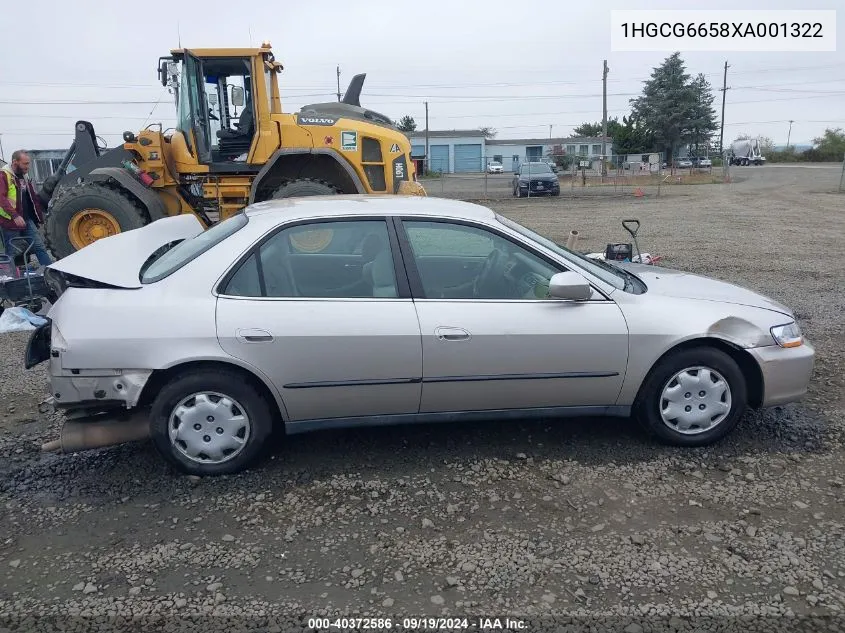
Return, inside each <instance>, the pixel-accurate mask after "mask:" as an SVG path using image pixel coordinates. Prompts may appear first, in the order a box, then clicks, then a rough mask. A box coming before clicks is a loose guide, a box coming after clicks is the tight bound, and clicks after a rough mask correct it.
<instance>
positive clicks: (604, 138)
mask: <svg viewBox="0 0 845 633" xmlns="http://www.w3.org/2000/svg"><path fill="white" fill-rule="evenodd" d="M607 71H608V67H607V60H604V66H603V70H602V74H601V81H602V117H601V159H602V170H604V160H605V159H606V158H607V144H606V141H607Z"/></svg>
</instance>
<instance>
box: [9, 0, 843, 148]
mask: <svg viewBox="0 0 845 633" xmlns="http://www.w3.org/2000/svg"><path fill="white" fill-rule="evenodd" d="M14 4H15V8H14V10H13V14H14V15H15V19H13V20H6V19H0V41H2V42H3V43H4V46H3V49H4V55H3V61H2V73H0V87H2V96H0V134H2V137H0V141H2V144H3V148H4V150H5V156H6V158H7V160H8V158H9V155H10V154H11V152H12V150H14V149H16V148H19V147H26V148H66V147H67V146H68V145H69V144H70V142H71V141H72V138H73V123H74V122H75V121H76V120H77V119H87V120H90V121H91V122H93V124H94V127H95V129H96V131H97V133H98V134H100V135H101V136H103V137H104V138H105V139H106V141H107V142H108V143H109V145H115V144H117V143H119V142H120V140H121V138H120V134H121V133H122V131H123V130H138V129H140V128H141V127H142V126H143V125H144V124H145V123H149V122H159V121H160V122H162V123H163V124H164V125H165V127H167V126H169V125H173V123H174V117H173V114H174V106H173V100H172V96H171V95H169V94H167V93H166V91H165V90H164V89H163V88H162V87H161V85H160V84H159V83H158V82H157V77H156V65H157V60H158V57H159V56H161V55H166V54H168V52H169V50H170V49H171V48H176V47H177V46H178V43H179V36H180V34H181V42H182V45H183V46H185V47H218V46H248V45H250V43H252V44H253V45H258V44H260V42H261V41H262V40H264V39H269V40H270V41H271V42H272V44H273V48H274V52H275V54H276V58H277V59H278V60H280V61H282V63H283V64H284V65H285V70H284V71H283V73H282V74H281V76H280V82H281V91H282V103H283V105H284V108H285V110H286V111H291V112H292V111H295V110H297V109H299V108H300V107H301V106H302V105H305V104H308V103H314V102H320V101H328V100H336V98H337V97H336V95H335V93H336V91H337V78H336V72H335V68H336V65H337V64H340V68H341V87H342V90H344V89H345V87H346V85H347V83H348V82H349V80H350V79H351V78H352V75H353V74H355V73H359V72H366V73H367V81H366V83H365V85H364V90H363V94H362V99H361V100H362V104H363V105H365V106H367V107H370V108H372V109H374V110H377V111H379V112H382V113H384V114H386V115H388V116H390V117H391V118H393V119H398V118H400V117H401V116H402V115H404V114H410V115H411V116H413V117H414V118H415V119H416V121H417V124H418V128H419V129H422V128H423V127H424V121H425V109H424V105H423V102H424V101H426V100H427V101H428V102H429V113H430V125H431V129H435V130H438V129H456V128H457V129H473V128H478V127H480V126H491V127H493V128H495V129H496V130H497V131H498V134H497V138H523V137H534V138H546V137H548V136H549V125H552V126H553V127H552V129H551V131H552V133H553V135H554V136H566V135H568V134H570V133H571V131H572V128H573V127H574V126H576V125H578V124H580V123H582V122H584V121H599V120H601V113H602V111H601V108H602V100H601V85H602V84H601V71H602V60H603V59H607V60H608V66H609V67H610V73H609V75H608V95H609V96H608V110H609V112H610V116H614V115H619V116H621V115H623V114H626V113H627V112H628V100H629V99H630V98H631V97H634V96H637V95H638V94H639V92H640V90H641V88H642V82H643V80H645V79H647V78H648V76H649V74H650V72H651V70H652V68H653V67H654V66H655V65H658V64H659V63H660V62H661V61H662V60H663V59H664V58H665V57H666V56H668V55H669V53H668V52H665V53H664V52H658V53H653V52H648V53H613V52H611V44H610V11H611V9H614V8H616V9H637V8H667V9H668V8H672V9H679V8H688V9H689V8H707V9H759V11H760V16H761V17H764V16H765V10H766V9H800V8H803V9H836V8H839V9H840V10H839V11H838V15H837V30H838V32H839V33H840V36H839V39H840V43H839V44H838V47H837V48H838V51H837V52H831V53H736V52H715V53H701V52H699V53H684V52H683V51H682V54H683V58H684V60H685V62H686V65H687V70H688V72H690V73H691V74H695V73H699V72H702V73H705V74H706V75H707V77H708V79H709V81H710V82H711V84H712V85H713V88H714V91H715V89H717V88H719V87H721V85H722V72H723V64H724V62H725V61H726V60H727V61H728V63H729V64H730V68H729V70H728V86H729V87H730V88H731V89H730V90H728V92H727V110H726V114H725V140H726V141H728V140H733V139H734V138H735V137H736V135H738V134H740V133H750V134H753V135H765V136H769V137H771V138H772V139H773V140H774V142H775V143H785V142H786V140H787V132H788V130H789V123H788V121H789V119H794V121H795V122H794V124H793V127H792V136H791V141H792V143H808V142H810V141H811V139H812V138H813V137H816V136H819V135H820V134H821V133H822V132H823V131H824V129H825V128H826V127H837V126H838V127H843V128H845V42H842V41H841V40H842V39H843V38H845V28H843V25H845V3H843V2H842V0H766V1H753V0H745V1H744V2H742V3H740V4H738V3H737V2H735V1H729V2H726V1H722V0H708V1H707V2H706V3H702V4H701V5H697V6H690V5H689V3H679V2H664V1H661V0H645V1H638V0H623V1H618V0H603V1H602V2H587V1H581V2H579V1H577V0H531V1H528V2H523V1H521V0H511V1H510V2H501V1H496V0H483V1H482V0H464V1H463V2H461V1H458V0H418V1H416V2H411V1H406V0H359V1H358V2H355V1H349V0H321V1H319V2H289V1H285V0H276V1H271V0H249V1H248V2H247V1H243V2H232V1H231V0H229V1H222V0H205V1H196V0H190V1H189V0H178V1H173V0H171V1H170V2H165V1H164V0H144V1H143V2H140V3H125V2H120V3H118V2H109V3H105V2H103V3H102V5H101V6H99V7H98V6H97V4H98V3H96V2H94V1H92V0H75V1H73V2H62V1H59V0H29V1H28V2H25V3H14ZM6 13H8V11H6ZM177 22H178V28H177ZM715 94H716V102H715V105H716V109H717V114H718V110H719V109H720V108H721V93H720V92H718V91H715ZM156 101H158V103H157V104H156ZM61 102H77V103H61ZM98 102H99V103H98ZM103 102H106V103H103ZM115 102H117V103H115ZM129 102H134V103H129ZM151 112H152V114H151Z"/></svg>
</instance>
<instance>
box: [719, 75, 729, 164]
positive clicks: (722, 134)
mask: <svg viewBox="0 0 845 633" xmlns="http://www.w3.org/2000/svg"><path fill="white" fill-rule="evenodd" d="M728 68H730V67H729V66H728V62H727V61H725V77H724V79H722V88H721V90H722V127H721V129H720V130H719V153H720V154H721V155H722V160H724V158H725V146H724V141H725V95H726V94H728V90H730V88H728Z"/></svg>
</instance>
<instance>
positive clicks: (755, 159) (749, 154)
mask: <svg viewBox="0 0 845 633" xmlns="http://www.w3.org/2000/svg"><path fill="white" fill-rule="evenodd" d="M728 158H729V160H730V164H731V165H744V166H748V165H763V164H765V162H766V157H765V156H763V155H762V153H761V152H760V143H759V141H758V140H757V139H756V138H750V139H744V140H742V141H734V142H733V143H731V148H730V151H729V154H728Z"/></svg>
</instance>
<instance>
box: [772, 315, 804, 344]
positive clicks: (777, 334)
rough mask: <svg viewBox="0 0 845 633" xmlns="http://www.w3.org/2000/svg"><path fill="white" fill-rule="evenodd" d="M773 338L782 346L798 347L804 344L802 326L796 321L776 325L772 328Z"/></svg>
mask: <svg viewBox="0 0 845 633" xmlns="http://www.w3.org/2000/svg"><path fill="white" fill-rule="evenodd" d="M770 331H771V333H772V338H773V339H775V342H776V343H777V344H778V345H780V346H781V347H798V346H800V345H803V343H804V336H803V334H801V328H799V327H798V324H797V323H795V322H794V321H793V322H792V323H786V324H784V325H776V326H774V327H773V328H771V330H770Z"/></svg>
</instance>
